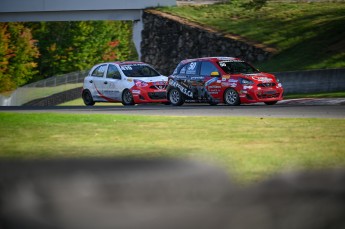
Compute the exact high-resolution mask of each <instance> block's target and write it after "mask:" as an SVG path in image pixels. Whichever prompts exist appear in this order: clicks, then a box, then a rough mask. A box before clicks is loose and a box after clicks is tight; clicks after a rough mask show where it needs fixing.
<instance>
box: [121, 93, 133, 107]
mask: <svg viewBox="0 0 345 229" xmlns="http://www.w3.org/2000/svg"><path fill="white" fill-rule="evenodd" d="M122 104H123V105H125V106H129V105H134V100H133V95H132V93H131V91H130V90H128V89H126V90H124V91H123V93H122Z"/></svg>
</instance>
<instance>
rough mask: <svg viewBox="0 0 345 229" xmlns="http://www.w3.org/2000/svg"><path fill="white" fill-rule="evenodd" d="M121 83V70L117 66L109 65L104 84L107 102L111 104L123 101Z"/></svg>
mask: <svg viewBox="0 0 345 229" xmlns="http://www.w3.org/2000/svg"><path fill="white" fill-rule="evenodd" d="M121 82H122V79H121V73H120V71H119V69H118V68H117V67H116V66H115V65H113V64H109V65H108V69H107V73H106V74H105V80H104V82H103V95H104V96H105V98H106V100H108V101H110V102H118V101H121V92H122V91H121Z"/></svg>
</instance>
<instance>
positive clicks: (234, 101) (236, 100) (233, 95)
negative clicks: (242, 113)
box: [224, 88, 240, 106]
mask: <svg viewBox="0 0 345 229" xmlns="http://www.w3.org/2000/svg"><path fill="white" fill-rule="evenodd" d="M224 102H225V104H227V105H230V106H238V105H240V96H239V95H238V93H237V91H236V90H235V89H233V88H228V89H226V91H225V92H224Z"/></svg>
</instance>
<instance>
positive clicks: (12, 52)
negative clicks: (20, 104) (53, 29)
mask: <svg viewBox="0 0 345 229" xmlns="http://www.w3.org/2000/svg"><path fill="white" fill-rule="evenodd" d="M38 56H39V52H38V48H37V47H36V40H34V39H33V38H32V34H31V30H30V29H29V28H27V27H25V26H24V25H23V23H0V91H7V90H12V89H14V88H16V87H17V86H21V85H23V84H25V83H26V82H28V80H30V79H31V78H32V77H33V76H34V75H35V74H37V70H35V68H36V66H37V64H36V62H35V61H36V59H37V58H38Z"/></svg>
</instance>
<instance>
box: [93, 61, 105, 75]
mask: <svg viewBox="0 0 345 229" xmlns="http://www.w3.org/2000/svg"><path fill="white" fill-rule="evenodd" d="M106 67H107V65H106V64H104V65H101V66H98V67H97V68H96V69H95V70H93V72H92V74H91V75H92V76H96V77H103V75H104V72H105V70H106Z"/></svg>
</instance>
